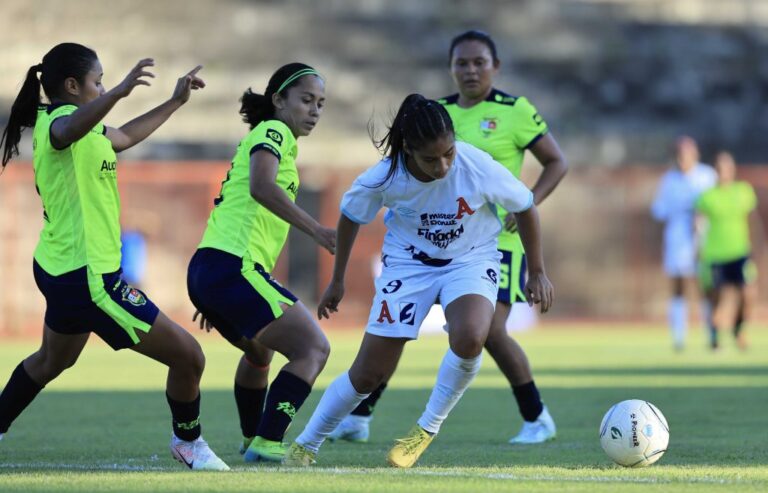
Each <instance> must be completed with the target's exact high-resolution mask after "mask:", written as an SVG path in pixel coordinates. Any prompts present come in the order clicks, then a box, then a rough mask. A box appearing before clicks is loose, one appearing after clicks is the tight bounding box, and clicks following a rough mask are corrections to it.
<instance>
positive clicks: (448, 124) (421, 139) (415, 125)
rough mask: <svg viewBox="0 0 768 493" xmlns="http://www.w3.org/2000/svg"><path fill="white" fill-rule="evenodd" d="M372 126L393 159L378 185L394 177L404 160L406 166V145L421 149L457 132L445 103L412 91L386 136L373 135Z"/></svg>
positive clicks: (378, 143)
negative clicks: (444, 105) (404, 158)
mask: <svg viewBox="0 0 768 493" xmlns="http://www.w3.org/2000/svg"><path fill="white" fill-rule="evenodd" d="M369 130H370V132H371V140H373V144H374V145H375V146H376V147H377V148H378V149H379V150H380V151H381V152H382V154H384V155H385V156H387V157H389V158H390V159H391V160H392V162H391V164H390V167H389V171H388V172H387V176H386V177H385V178H384V180H383V181H382V182H381V183H379V184H378V185H376V187H380V186H381V185H383V184H385V183H386V182H387V181H389V180H390V179H392V177H394V176H395V174H396V173H397V169H398V167H399V166H400V165H401V164H402V165H403V167H404V166H405V163H401V162H400V161H401V160H402V159H403V157H404V153H405V146H406V145H407V146H408V148H409V149H411V150H415V149H421V148H422V147H424V146H425V145H426V144H429V143H431V142H434V141H435V140H437V139H439V138H440V137H443V136H445V135H453V134H454V130H453V121H451V117H450V115H449V114H448V112H447V111H446V110H445V108H444V107H443V105H442V104H440V103H438V102H437V101H433V100H431V99H427V98H425V97H424V96H422V95H421V94H410V95H408V96H407V97H406V98H405V100H403V104H401V105H400V109H399V110H397V114H396V115H395V119H394V120H392V124H391V125H390V126H389V131H388V132H387V134H386V135H385V136H384V138H383V139H381V140H376V139H375V138H374V137H373V135H372V134H373V126H372V125H370V126H369ZM374 188H375V187H374Z"/></svg>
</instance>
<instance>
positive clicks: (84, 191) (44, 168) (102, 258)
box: [33, 105, 120, 275]
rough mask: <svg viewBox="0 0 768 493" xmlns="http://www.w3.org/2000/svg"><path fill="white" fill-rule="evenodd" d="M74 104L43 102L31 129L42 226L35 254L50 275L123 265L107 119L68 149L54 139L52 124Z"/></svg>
mask: <svg viewBox="0 0 768 493" xmlns="http://www.w3.org/2000/svg"><path fill="white" fill-rule="evenodd" d="M76 109H77V107H76V106H74V105H63V106H48V107H46V106H41V107H40V109H39V111H38V114H37V120H36V122H35V129H34V135H33V148H34V155H33V163H34V169H35V186H36V187H37V190H38V193H39V194H40V198H41V199H42V201H43V218H44V225H43V231H42V232H41V233H40V241H39V242H38V244H37V248H36V249H35V260H37V262H38V263H39V264H40V266H41V267H42V268H43V269H44V270H46V271H47V272H48V273H50V274H52V275H60V274H63V273H65V272H69V271H72V270H75V269H78V268H80V267H83V266H84V265H88V267H89V268H90V270H91V271H92V272H94V273H96V274H102V273H109V272H115V271H117V270H118V269H119V268H120V196H119V194H118V191H117V157H116V155H115V151H114V150H113V149H112V143H111V142H110V141H109V139H107V137H106V136H105V132H106V128H105V127H104V125H103V124H101V123H100V124H98V125H96V126H95V127H94V128H93V129H92V130H91V131H90V132H88V134H87V135H85V136H84V137H83V138H81V139H80V140H78V141H77V142H74V143H72V144H71V145H69V146H67V147H66V148H64V149H61V150H57V149H55V148H54V147H53V145H52V144H51V139H50V135H51V133H50V132H51V124H52V123H53V121H54V120H56V119H57V118H60V117H63V116H67V115H70V114H72V113H73V112H74V111H75V110H76Z"/></svg>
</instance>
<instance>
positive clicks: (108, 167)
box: [101, 159, 117, 173]
mask: <svg viewBox="0 0 768 493" xmlns="http://www.w3.org/2000/svg"><path fill="white" fill-rule="evenodd" d="M116 169H117V161H107V160H106V159H105V160H103V161H102V162H101V172H102V173H103V172H105V171H107V172H109V171H115V170H116Z"/></svg>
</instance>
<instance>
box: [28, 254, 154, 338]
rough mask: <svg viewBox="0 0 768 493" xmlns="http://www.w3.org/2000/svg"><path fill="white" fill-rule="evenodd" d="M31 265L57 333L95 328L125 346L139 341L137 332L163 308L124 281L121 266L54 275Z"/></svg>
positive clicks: (47, 317) (147, 326)
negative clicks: (112, 269)
mask: <svg viewBox="0 0 768 493" xmlns="http://www.w3.org/2000/svg"><path fill="white" fill-rule="evenodd" d="M32 268H33V271H34V274H35V282H36V283H37V287H38V289H40V292H41V293H43V296H45V303H46V308H45V324H46V325H47V326H48V327H49V328H50V329H51V330H52V331H54V332H56V333H59V334H65V335H74V334H85V333H88V332H95V333H96V334H98V336H99V337H101V338H102V339H104V341H105V342H106V343H107V344H109V345H110V346H112V348H113V349H124V348H128V347H131V346H134V345H136V344H137V343H138V342H139V337H138V335H137V332H139V331H141V332H149V330H150V328H151V327H152V324H154V323H155V319H156V318H157V314H158V313H159V312H160V310H158V308H157V306H155V304H154V303H152V301H151V300H150V299H149V298H147V296H146V295H145V294H144V293H143V292H141V291H139V290H138V289H136V288H134V287H133V286H131V285H130V284H128V283H127V282H125V280H124V279H123V278H122V270H118V271H117V272H112V273H109V274H96V273H94V272H92V271H91V270H90V269H89V268H88V266H85V267H81V268H79V269H77V270H73V271H71V272H67V273H64V274H61V275H58V276H54V275H51V274H49V273H48V272H46V271H45V270H44V269H43V268H42V267H40V264H38V263H37V262H36V261H35V262H34V263H33V265H32Z"/></svg>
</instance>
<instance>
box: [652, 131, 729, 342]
mask: <svg viewBox="0 0 768 493" xmlns="http://www.w3.org/2000/svg"><path fill="white" fill-rule="evenodd" d="M716 181H717V175H716V173H715V171H714V170H713V169H712V167H710V166H707V165H705V164H702V163H700V162H699V148H698V146H697V145H696V141H695V140H693V139H692V138H691V137H688V136H681V137H679V138H678V139H677V140H676V141H675V166H674V167H673V168H672V169H670V170H668V171H667V172H666V173H664V175H663V176H662V178H661V182H660V183H659V187H658V190H657V191H656V197H655V198H654V200H653V204H652V205H651V214H652V215H653V217H654V218H655V219H656V220H657V221H660V222H662V223H664V239H663V257H664V272H665V274H666V275H667V277H668V278H669V279H670V282H671V291H672V297H671V298H670V300H669V307H668V312H667V313H668V318H669V328H670V331H671V333H672V342H673V345H674V348H675V350H677V351H681V350H682V349H683V348H684V347H685V338H686V333H687V331H688V304H687V302H686V298H685V291H686V289H688V290H690V292H691V293H695V296H696V297H699V296H700V295H699V289H698V287H697V284H696V274H697V248H698V238H697V232H696V223H695V220H694V219H695V217H694V216H695V214H694V204H695V202H696V199H697V198H698V197H699V195H701V193H702V192H704V191H705V190H708V189H710V188H712V187H713V186H714V185H715V182H716ZM686 286H687V288H686ZM702 318H703V319H704V322H705V324H707V326H709V327H710V330H711V308H710V307H709V303H708V302H707V301H706V300H705V299H703V298H702Z"/></svg>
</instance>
